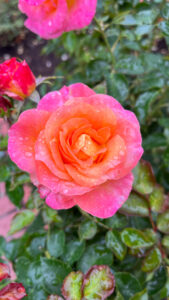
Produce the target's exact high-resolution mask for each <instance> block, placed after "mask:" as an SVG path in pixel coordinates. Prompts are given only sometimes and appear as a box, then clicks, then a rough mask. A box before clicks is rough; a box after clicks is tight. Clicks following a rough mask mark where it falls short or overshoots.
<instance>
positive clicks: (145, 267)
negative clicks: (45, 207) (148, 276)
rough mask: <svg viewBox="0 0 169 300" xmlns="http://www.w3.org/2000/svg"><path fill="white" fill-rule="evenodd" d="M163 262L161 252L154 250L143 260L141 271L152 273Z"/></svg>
mask: <svg viewBox="0 0 169 300" xmlns="http://www.w3.org/2000/svg"><path fill="white" fill-rule="evenodd" d="M161 261H162V257H161V252H160V250H159V249H158V248H154V249H152V250H151V251H150V252H149V253H148V255H147V256H146V257H145V259H144V260H143V263H142V267H141V269H142V271H143V272H151V271H153V270H154V269H156V268H158V267H159V265H160V264H161Z"/></svg>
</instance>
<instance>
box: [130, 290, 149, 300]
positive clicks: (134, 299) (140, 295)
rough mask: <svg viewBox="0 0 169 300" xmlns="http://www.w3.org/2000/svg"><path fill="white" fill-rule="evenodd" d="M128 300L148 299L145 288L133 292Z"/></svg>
mask: <svg viewBox="0 0 169 300" xmlns="http://www.w3.org/2000/svg"><path fill="white" fill-rule="evenodd" d="M130 300H149V299H148V294H147V290H146V289H145V290H143V291H142V292H139V293H137V294H135V295H134V296H132V297H131V298H130Z"/></svg>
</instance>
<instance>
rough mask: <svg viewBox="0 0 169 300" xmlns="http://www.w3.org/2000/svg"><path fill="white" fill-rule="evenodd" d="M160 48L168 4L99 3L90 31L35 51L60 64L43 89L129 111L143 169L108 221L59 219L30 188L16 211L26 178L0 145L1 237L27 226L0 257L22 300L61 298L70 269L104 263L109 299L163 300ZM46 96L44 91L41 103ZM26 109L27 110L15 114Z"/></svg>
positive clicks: (167, 229) (168, 121) (167, 289)
mask: <svg viewBox="0 0 169 300" xmlns="http://www.w3.org/2000/svg"><path fill="white" fill-rule="evenodd" d="M168 46H169V3H168V2H167V1H163V0H154V1H144V2H142V3H140V2H139V1H138V0H114V1H113V0H102V1H98V9H97V15H96V17H95V20H93V22H92V24H91V25H90V27H88V28H87V29H83V30H82V31H80V32H70V33H66V34H64V35H63V36H62V37H60V38H59V39H56V40H51V41H49V42H48V43H47V45H46V46H45V48H44V49H43V55H46V54H49V53H55V54H56V56H57V57H60V58H61V63H60V65H59V66H58V67H57V69H56V71H55V75H56V76H62V78H57V79H56V80H55V82H54V83H53V85H52V86H50V89H51V88H52V90H55V89H59V88H61V87H62V86H63V84H70V83H74V82H83V83H86V84H87V85H89V86H90V87H92V88H94V89H95V91H97V92H99V93H107V94H109V95H111V96H113V97H115V98H116V99H118V100H119V101H120V102H121V104H122V105H123V106H124V107H125V108H127V109H130V110H132V111H134V112H135V113H136V115H137V117H138V119H139V121H140V125H141V131H142V136H143V147H144V156H143V158H144V160H146V161H148V162H145V161H141V162H140V163H139V165H138V166H137V167H136V168H135V170H134V176H135V181H134V185H133V191H132V193H131V195H130V197H129V199H128V200H127V202H126V203H125V204H124V205H123V207H122V208H121V209H120V211H119V212H118V213H117V214H115V215H114V216H113V217H112V218H109V219H106V220H102V219H98V218H94V217H91V216H90V215H87V214H85V213H84V212H82V211H79V210H78V209H77V208H73V209H71V210H67V211H60V212H59V213H57V212H56V211H54V210H52V209H50V208H49V207H47V206H46V205H45V204H44V200H42V199H40V198H39V195H38V193H37V190H36V189H35V188H34V187H32V194H31V196H30V199H29V201H28V202H27V203H26V205H25V204H24V205H23V203H22V199H23V184H25V183H27V184H30V185H31V183H30V182H29V176H28V175H27V174H25V173H23V172H21V171H20V170H19V169H18V168H17V167H16V166H15V165H14V164H13V163H12V162H11V161H10V160H9V158H8V156H7V153H6V146H7V138H6V137H5V138H3V139H1V152H0V155H1V156H0V157H1V161H0V164H1V170H2V172H1V175H0V180H1V181H6V188H7V194H8V196H9V198H10V200H11V201H12V203H14V205H15V206H16V207H17V209H18V213H17V215H16V216H15V218H14V219H13V222H12V224H11V229H10V233H9V234H10V235H13V234H14V233H15V232H18V231H19V230H21V229H22V228H24V227H25V226H26V231H25V233H24V234H23V235H22V237H21V238H18V239H14V238H13V237H12V236H11V239H10V240H9V239H8V238H7V239H4V238H3V237H0V254H1V255H2V256H3V255H5V256H6V258H7V259H8V260H9V261H11V262H12V263H13V267H14V270H15V271H16V274H17V281H18V282H22V283H23V284H24V286H25V288H26V290H27V293H28V296H27V298H25V299H28V300H34V299H35V300H37V299H39V300H43V299H44V300H45V299H46V298H47V296H48V295H50V294H58V295H61V290H60V289H61V286H62V284H63V280H64V279H65V277H66V276H67V275H68V274H69V273H70V272H71V271H82V272H83V273H86V272H87V271H88V270H89V268H90V267H91V266H93V265H107V266H109V267H110V269H111V271H112V273H113V274H114V276H115V282H116V289H115V293H113V294H112V296H110V298H109V299H114V300H163V299H167V298H168V297H169V276H168V275H169V257H168V256H169V206H168V201H169V200H168V196H167V193H168V191H169V179H168V178H169V101H168V94H169V79H168V78H169V52H168ZM49 75H50V74H49ZM48 89H49V86H48V85H47V84H43V85H42V86H41V87H40V94H41V96H42V95H44V94H45V93H46V91H47V90H48ZM33 106H34V104H32V102H31V103H30V102H26V103H25V104H24V106H23V108H22V110H23V109H28V108H30V107H33ZM14 118H15V116H14ZM153 173H154V174H155V177H154V175H153ZM3 284H4V282H3ZM91 299H99V298H91Z"/></svg>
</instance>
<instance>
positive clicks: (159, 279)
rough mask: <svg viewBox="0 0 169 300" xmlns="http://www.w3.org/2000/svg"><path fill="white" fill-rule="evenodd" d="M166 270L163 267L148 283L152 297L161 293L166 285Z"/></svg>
mask: <svg viewBox="0 0 169 300" xmlns="http://www.w3.org/2000/svg"><path fill="white" fill-rule="evenodd" d="M166 280H167V274H166V269H165V267H164V266H163V265H161V266H160V267H159V268H158V269H157V270H156V271H155V273H154V275H153V278H152V279H151V280H150V281H148V283H147V290H148V294H149V295H150V296H152V295H154V294H156V293H157V292H159V291H160V290H161V289H162V288H163V287H164V286H165V284H166Z"/></svg>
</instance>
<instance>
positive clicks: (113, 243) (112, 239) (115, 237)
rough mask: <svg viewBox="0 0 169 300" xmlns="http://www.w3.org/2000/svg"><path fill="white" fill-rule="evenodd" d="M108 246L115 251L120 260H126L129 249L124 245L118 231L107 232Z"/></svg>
mask: <svg viewBox="0 0 169 300" xmlns="http://www.w3.org/2000/svg"><path fill="white" fill-rule="evenodd" d="M106 246H107V248H108V249H110V250H112V251H113V253H114V255H115V256H116V257H117V258H118V259H119V260H123V259H124V257H125V255H126V253H127V247H126V246H125V245H124V244H123V243H122V241H121V236H120V233H119V232H118V231H117V230H113V231H108V232H107V234H106Z"/></svg>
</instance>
